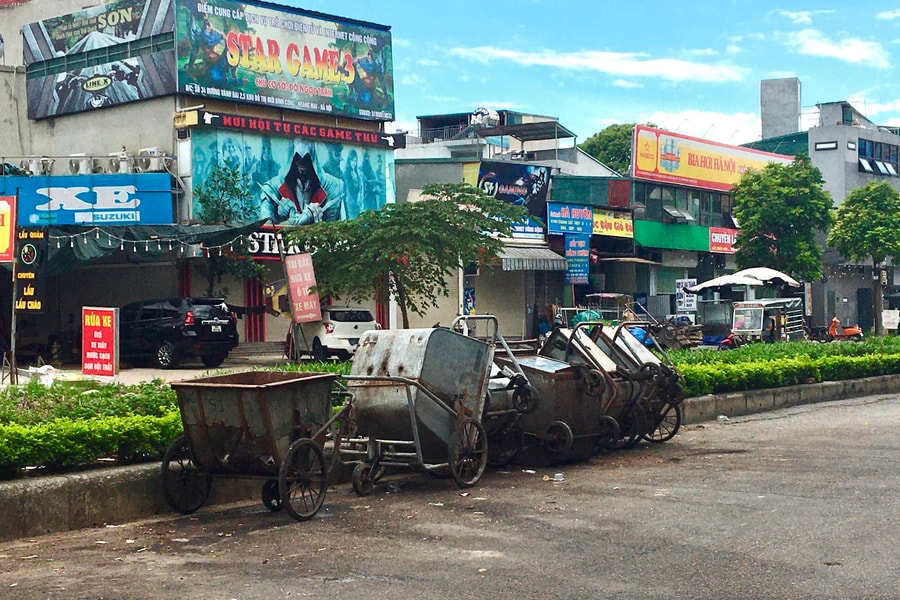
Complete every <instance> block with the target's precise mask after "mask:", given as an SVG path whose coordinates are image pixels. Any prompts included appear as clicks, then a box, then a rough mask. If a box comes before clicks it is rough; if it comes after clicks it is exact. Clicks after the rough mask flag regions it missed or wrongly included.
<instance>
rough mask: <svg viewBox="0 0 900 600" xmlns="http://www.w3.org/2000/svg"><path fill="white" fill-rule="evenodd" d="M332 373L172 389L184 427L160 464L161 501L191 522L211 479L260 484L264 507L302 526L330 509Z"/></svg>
mask: <svg viewBox="0 0 900 600" xmlns="http://www.w3.org/2000/svg"><path fill="white" fill-rule="evenodd" d="M337 377H338V375H336V374H332V373H292V372H279V371H246V372H241V373H233V374H227V375H215V376H211V377H204V378H198V379H193V380H186V381H176V382H172V384H171V386H172V388H173V389H174V390H175V394H176V396H177V398H178V407H179V410H180V412H181V420H182V424H183V425H184V434H183V435H180V436H178V437H177V438H176V439H175V440H174V441H173V442H172V443H171V445H170V446H169V447H168V449H167V450H166V452H165V454H164V456H163V461H162V485H163V494H164V495H165V498H166V500H167V501H168V503H169V505H170V506H171V507H172V508H173V509H174V510H176V511H177V512H180V513H183V514H190V513H192V512H194V511H196V510H197V509H199V508H200V507H201V506H202V505H203V503H204V502H206V499H207V497H208V496H209V493H210V489H211V486H212V480H213V478H218V477H223V478H253V479H261V480H263V482H264V483H263V486H262V501H263V504H264V505H265V506H266V507H267V508H269V510H272V511H273V512H274V511H278V510H281V509H282V508H284V509H285V510H286V511H287V513H288V514H289V515H291V517H293V518H294V519H296V520H298V521H305V520H307V519H310V518H312V517H313V516H314V515H315V514H316V512H318V510H319V509H320V508H321V506H322V504H323V502H324V501H325V492H326V490H327V488H328V471H329V466H330V465H329V463H328V462H327V461H326V456H325V452H324V450H323V446H324V445H325V443H326V442H328V443H330V444H334V445H335V446H337V445H339V444H340V441H339V439H336V437H333V436H337V435H338V434H337V432H338V431H339V429H340V427H339V423H338V421H339V420H341V419H343V418H344V417H345V416H346V415H347V413H348V411H349V408H350V407H349V405H345V406H344V407H343V408H341V409H340V410H339V411H337V412H333V411H332V401H331V398H332V384H333V383H334V382H335V380H336V379H337Z"/></svg>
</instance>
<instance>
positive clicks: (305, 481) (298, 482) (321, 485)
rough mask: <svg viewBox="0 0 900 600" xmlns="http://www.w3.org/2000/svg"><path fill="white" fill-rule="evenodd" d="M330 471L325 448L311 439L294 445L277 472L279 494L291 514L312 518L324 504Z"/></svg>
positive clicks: (301, 519) (298, 441) (299, 441)
mask: <svg viewBox="0 0 900 600" xmlns="http://www.w3.org/2000/svg"><path fill="white" fill-rule="evenodd" d="M327 489H328V469H327V467H326V464H325V453H324V452H322V447H321V446H319V445H318V444H317V443H315V442H314V441H312V440H311V439H309V438H301V439H299V440H297V441H296V442H294V443H293V444H291V447H290V448H289V449H288V452H287V456H285V458H284V461H282V463H281V470H280V472H279V473H278V495H279V496H280V497H281V501H282V502H283V503H284V507H285V509H287V512H288V514H289V515H291V516H292V517H294V518H295V519H297V520H298V521H306V520H308V519H311V518H312V517H313V515H315V514H316V513H317V512H318V511H319V509H320V508H322V503H323V502H325V492H326V490H327Z"/></svg>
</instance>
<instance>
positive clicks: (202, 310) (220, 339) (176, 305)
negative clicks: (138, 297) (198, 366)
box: [119, 298, 238, 369]
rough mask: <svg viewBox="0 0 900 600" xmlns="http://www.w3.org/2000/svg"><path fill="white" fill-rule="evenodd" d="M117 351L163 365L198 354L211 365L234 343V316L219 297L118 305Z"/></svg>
mask: <svg viewBox="0 0 900 600" xmlns="http://www.w3.org/2000/svg"><path fill="white" fill-rule="evenodd" d="M119 319H120V327H119V353H120V356H121V357H122V358H124V359H131V360H151V361H153V362H154V363H155V364H156V365H157V366H159V367H161V368H163V369H172V368H175V367H176V366H177V365H178V364H179V363H180V362H181V361H182V360H184V359H185V358H188V357H198V358H199V359H200V360H201V361H202V362H203V364H204V365H205V366H206V367H208V368H210V369H212V368H215V367H218V366H219V365H221V364H222V362H223V361H224V360H225V358H226V357H227V356H228V353H229V352H230V351H231V349H232V348H234V347H235V346H237V343H238V333H237V318H236V317H235V315H234V313H233V312H231V311H230V309H229V308H228V305H227V304H226V303H225V301H224V300H223V299H222V298H163V299H158V300H142V301H140V302H132V303H131V304H128V305H126V306H124V307H122V309H121V310H120V311H119Z"/></svg>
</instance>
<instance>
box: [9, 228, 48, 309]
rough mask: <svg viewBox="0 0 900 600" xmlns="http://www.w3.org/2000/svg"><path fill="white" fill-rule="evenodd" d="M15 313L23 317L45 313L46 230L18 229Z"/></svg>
mask: <svg viewBox="0 0 900 600" xmlns="http://www.w3.org/2000/svg"><path fill="white" fill-rule="evenodd" d="M16 258H17V261H16V281H15V286H16V297H15V310H16V312H22V313H41V312H43V311H44V294H45V292H46V289H45V285H44V280H45V277H44V270H45V265H46V262H47V229H46V228H45V227H44V228H35V227H19V228H17V229H16Z"/></svg>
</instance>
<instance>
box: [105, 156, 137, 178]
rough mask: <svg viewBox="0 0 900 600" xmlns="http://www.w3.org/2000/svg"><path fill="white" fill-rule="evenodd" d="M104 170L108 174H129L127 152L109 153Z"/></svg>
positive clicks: (129, 160)
mask: <svg viewBox="0 0 900 600" xmlns="http://www.w3.org/2000/svg"><path fill="white" fill-rule="evenodd" d="M106 170H107V171H108V172H110V173H131V170H132V166H131V159H130V158H128V153H127V152H110V153H109V164H108V166H107V167H106Z"/></svg>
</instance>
